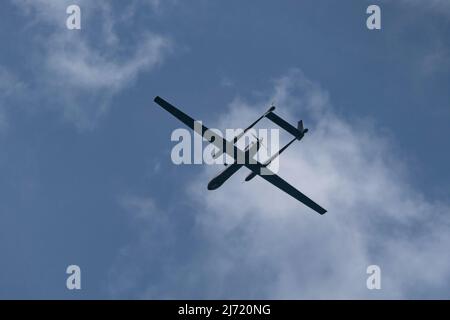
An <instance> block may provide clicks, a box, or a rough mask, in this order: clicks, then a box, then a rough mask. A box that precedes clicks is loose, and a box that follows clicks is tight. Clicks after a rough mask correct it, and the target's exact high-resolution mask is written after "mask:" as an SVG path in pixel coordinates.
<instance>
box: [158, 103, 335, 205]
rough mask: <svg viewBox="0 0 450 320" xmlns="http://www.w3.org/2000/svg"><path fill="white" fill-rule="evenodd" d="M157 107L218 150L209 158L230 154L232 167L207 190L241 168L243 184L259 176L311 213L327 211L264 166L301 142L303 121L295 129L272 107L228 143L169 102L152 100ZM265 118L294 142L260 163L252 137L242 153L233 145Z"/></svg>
mask: <svg viewBox="0 0 450 320" xmlns="http://www.w3.org/2000/svg"><path fill="white" fill-rule="evenodd" d="M154 101H155V102H156V103H157V104H158V105H159V106H161V107H162V108H163V109H164V110H166V111H168V112H169V113H171V114H172V115H173V116H174V117H176V118H177V119H178V120H180V121H181V122H183V123H184V124H185V125H187V126H188V127H189V128H191V129H192V130H194V131H195V132H197V133H198V134H200V135H201V136H202V137H203V138H204V139H206V140H207V141H208V142H210V143H211V144H213V145H214V146H215V147H216V148H217V149H218V151H215V152H214V151H213V153H212V156H213V158H217V157H219V156H220V155H221V154H223V153H224V152H225V153H227V154H228V155H230V156H231V157H232V158H233V159H234V162H233V163H232V164H228V165H227V164H226V165H225V169H224V170H223V171H221V172H220V173H219V174H218V175H217V176H215V177H214V178H213V179H211V181H210V182H209V183H208V190H215V189H217V188H219V187H220V186H221V185H222V184H223V183H224V182H225V181H227V180H228V179H229V178H230V177H231V176H232V175H233V174H234V173H236V172H237V171H238V170H239V169H240V168H242V167H243V166H245V167H247V168H248V169H250V171H251V173H250V174H249V175H248V176H247V177H246V178H245V181H250V180H251V179H253V178H254V177H256V176H260V177H261V178H263V179H264V180H266V181H268V182H270V183H271V184H273V185H274V186H276V187H277V188H279V189H281V190H283V191H284V192H286V193H287V194H289V195H290V196H292V197H293V198H295V199H297V200H298V201H300V202H301V203H303V204H304V205H306V206H308V207H309V208H311V209H312V210H314V211H316V212H318V213H319V214H324V213H326V212H327V210H325V209H324V208H322V207H321V206H320V205H318V204H317V203H315V202H314V201H313V200H311V199H310V198H308V197H307V196H306V195H304V194H303V193H301V192H300V191H298V190H297V189H296V188H294V187H293V186H291V185H290V184H289V183H287V182H286V181H285V180H283V179H282V178H280V177H279V176H277V175H276V174H275V173H274V172H272V171H270V169H268V168H267V166H268V165H269V164H270V163H271V162H272V161H273V160H274V159H275V158H277V157H278V156H279V155H280V154H281V153H282V152H283V151H284V150H286V149H287V148H288V147H289V146H290V145H291V144H292V143H293V142H294V141H295V140H301V139H302V138H303V137H304V135H305V133H306V132H308V129H305V128H303V121H301V120H300V121H299V122H298V125H297V128H295V127H294V126H292V125H291V124H289V123H288V122H286V121H285V120H284V119H282V118H280V117H279V116H278V115H276V114H275V113H274V112H273V111H274V110H275V107H274V106H272V107H270V109H269V110H267V111H266V112H265V113H264V114H263V115H262V116H261V117H259V118H258V119H257V120H256V121H255V122H253V123H252V124H251V125H250V126H249V127H248V128H246V129H245V130H244V131H243V132H242V133H240V134H239V135H237V136H236V137H234V139H233V140H232V141H228V140H227V139H225V138H223V137H221V136H220V135H218V134H216V133H214V132H213V131H211V130H209V129H208V128H207V127H205V126H204V125H203V124H201V123H200V122H198V121H196V120H194V119H193V118H191V117H190V116H188V115H187V114H185V113H184V112H182V111H181V110H179V109H178V108H176V107H175V106H173V105H171V104H170V103H169V102H167V101H165V100H164V99H162V98H160V97H156V98H155V100H154ZM263 118H267V119H269V120H271V121H272V122H274V123H275V124H277V125H278V126H280V127H281V128H283V129H284V130H286V131H287V132H289V133H290V134H291V135H293V136H294V139H292V140H291V141H290V142H289V143H288V144H287V145H285V146H284V147H283V148H281V149H280V150H279V151H278V152H277V153H275V154H274V155H273V156H271V157H270V158H269V159H268V160H267V161H265V162H264V163H260V162H258V161H256V160H255V159H253V156H254V155H255V154H256V153H257V152H258V150H259V148H260V146H261V144H262V142H261V141H260V140H259V139H258V138H256V142H254V143H252V144H249V145H248V146H247V147H246V148H245V150H241V149H239V148H238V147H237V146H236V142H237V141H238V140H239V139H240V138H241V137H243V136H244V135H245V133H247V132H248V130H250V129H251V128H252V127H254V126H255V125H256V124H257V123H258V122H259V121H260V120H261V119H263ZM261 169H263V170H264V174H263V172H262V171H261Z"/></svg>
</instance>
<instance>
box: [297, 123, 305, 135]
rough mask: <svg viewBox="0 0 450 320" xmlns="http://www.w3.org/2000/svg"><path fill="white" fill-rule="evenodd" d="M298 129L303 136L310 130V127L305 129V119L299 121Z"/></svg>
mask: <svg viewBox="0 0 450 320" xmlns="http://www.w3.org/2000/svg"><path fill="white" fill-rule="evenodd" d="M297 130H298V132H300V136H301V137H303V135H304V134H305V133H307V132H308V129H305V128H304V127H303V120H300V121H299V122H298V124H297Z"/></svg>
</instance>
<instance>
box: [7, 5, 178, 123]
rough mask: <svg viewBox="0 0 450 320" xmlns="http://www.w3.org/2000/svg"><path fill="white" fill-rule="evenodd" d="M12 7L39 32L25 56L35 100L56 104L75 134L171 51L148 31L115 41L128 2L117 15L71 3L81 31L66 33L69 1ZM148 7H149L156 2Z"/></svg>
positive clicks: (109, 9)
mask: <svg viewBox="0 0 450 320" xmlns="http://www.w3.org/2000/svg"><path fill="white" fill-rule="evenodd" d="M13 2H14V3H15V4H16V5H17V6H18V7H19V8H20V9H22V12H23V13H24V14H25V15H26V16H27V17H29V18H30V21H31V22H30V25H29V26H28V27H29V28H31V27H32V28H34V29H35V30H36V28H39V29H38V30H39V32H37V35H36V37H35V39H34V41H35V42H36V43H37V46H36V47H37V50H33V52H31V53H30V54H31V55H33V57H32V58H33V60H34V61H35V62H36V65H35V70H33V71H34V74H35V77H36V79H37V80H36V83H37V86H38V88H37V89H36V91H37V92H38V93H37V95H38V96H40V98H43V100H46V101H50V102H51V103H54V104H56V105H58V108H60V109H61V110H62V112H63V115H64V117H65V119H67V120H69V121H71V122H73V123H74V124H75V125H76V126H77V127H78V128H80V129H89V128H92V127H93V126H94V125H95V123H96V120H97V119H98V118H99V117H101V116H102V115H103V114H104V113H105V112H106V111H107V110H108V108H109V106H110V102H111V98H112V97H113V96H114V95H116V94H117V93H118V92H120V91H121V90H123V89H124V88H126V87H128V86H130V84H132V83H133V82H134V81H135V80H136V78H137V77H138V76H139V75H140V74H142V73H145V72H148V71H151V70H152V69H153V68H154V67H156V66H157V65H158V64H160V63H161V62H162V61H163V60H164V57H165V55H166V53H167V52H168V51H169V50H170V47H171V43H170V41H169V39H168V38H167V37H165V36H163V35H159V34H156V33H151V32H150V31H142V32H139V31H138V32H136V31H134V32H133V33H132V36H129V37H127V39H122V38H121V37H120V35H119V34H120V33H119V31H123V30H122V28H125V26H126V23H124V20H128V22H129V23H132V21H133V19H132V18H133V14H132V11H133V10H135V9H132V6H133V7H134V5H135V4H133V3H131V4H130V5H128V4H121V5H120V6H122V7H123V8H122V9H123V10H119V11H120V12H117V11H115V10H114V8H113V7H112V5H111V4H110V2H106V1H102V2H94V1H85V0H80V1H77V4H78V5H79V6H80V8H81V15H82V24H81V28H82V30H80V31H71V30H68V29H67V28H66V26H65V23H66V18H67V15H66V8H67V7H68V6H69V5H71V4H73V1H68V0H64V1H52V0H38V1H29V0H13ZM149 3H150V4H152V5H151V7H152V8H153V7H154V6H155V5H156V3H157V1H156V2H155V1H150V2H149ZM129 7H130V8H129ZM127 9H129V10H127ZM130 10H131V11H130ZM130 12H131V13H130ZM134 30H136V28H134ZM123 42H126V45H123Z"/></svg>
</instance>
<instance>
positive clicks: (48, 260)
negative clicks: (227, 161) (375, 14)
mask: <svg viewBox="0 0 450 320" xmlns="http://www.w3.org/2000/svg"><path fill="white" fill-rule="evenodd" d="M373 3H376V4H378V5H379V6H380V7H381V10H382V29H381V30H379V31H369V30H368V29H367V28H366V23H365V22H366V18H367V14H366V13H365V12H366V8H367V6H368V5H369V4H373ZM69 4H78V5H80V7H81V10H82V30H81V31H69V30H67V29H66V27H65V22H66V17H67V15H66V13H65V10H66V7H67V6H68V5H69ZM449 26H450V5H449V4H448V3H447V2H446V1H444V0H442V1H439V0H436V1H429V2H426V3H425V2H422V1H414V0H403V1H387V0H386V1H375V2H367V1H339V2H337V1H324V0H321V1H276V2H275V1H258V2H257V3H256V2H254V1H226V2H225V1H205V0H204V1H189V3H187V2H182V1H176V0H172V1H170V0H169V1H158V0H142V1H138V0H136V1H129V2H127V3H125V2H123V1H106V0H105V1H96V2H95V3H94V2H92V1H75V0H73V1H65V0H64V1H63V0H61V1H50V0H39V1H29V0H9V1H4V2H3V3H2V10H1V11H0V39H1V40H2V44H3V45H2V49H1V50H0V176H1V179H0V237H1V238H0V252H1V254H2V257H1V260H0V261H1V262H0V271H1V272H0V297H1V298H37V299H42V298H62V299H79V298H87V299H92V298H417V297H420V298H449V287H448V282H449V281H448V280H449V278H450V257H449V255H448V242H449V241H450V221H449V214H450V205H449V198H448V186H449V185H450V176H449V175H447V174H446V172H447V170H446V169H447V167H448V165H447V164H448V163H450V152H449V151H448V149H449V148H447V147H446V145H448V141H447V137H449V136H450V125H449V124H450V106H449V101H450V92H449V90H448V88H449V85H450V77H449V76H450V72H449V69H450V43H449V41H448V39H450V28H449ZM156 95H160V96H162V97H164V98H166V99H167V100H169V101H171V102H173V103H174V104H176V105H177V106H179V107H180V108H182V109H184V110H185V111H186V112H187V113H189V114H191V115H192V116H194V117H196V118H198V119H201V120H203V121H204V122H205V123H206V124H209V125H210V126H216V127H219V128H227V127H233V126H237V127H239V126H244V125H245V124H247V123H250V122H251V121H252V120H253V119H254V118H256V117H257V115H259V114H260V113H261V112H262V111H263V110H265V109H266V108H267V106H268V104H269V103H271V102H272V101H274V102H275V104H276V105H277V107H278V110H279V112H280V114H282V115H284V116H285V117H286V118H287V119H290V121H291V122H295V121H296V120H297V119H300V118H301V119H304V120H305V123H306V126H307V127H308V128H309V129H310V133H309V136H308V137H306V138H305V139H304V140H303V141H302V142H301V143H300V144H294V145H293V147H292V148H291V149H290V150H288V151H287V152H286V153H285V154H283V156H284V157H283V158H282V159H281V160H280V165H281V170H280V175H281V176H282V177H284V178H285V179H286V180H287V181H289V182H292V184H293V185H295V186H296V187H298V188H299V189H300V190H302V191H304V192H305V193H307V194H308V195H311V196H312V197H313V198H314V199H317V201H318V202H319V203H321V204H322V203H323V204H324V206H325V207H326V208H327V209H328V210H329V213H327V214H326V215H325V216H323V217H316V216H314V215H313V214H312V213H311V212H310V211H308V209H307V208H304V207H299V206H298V204H297V203H295V202H293V201H292V200H291V199H290V198H288V197H287V196H285V195H284V194H282V193H279V192H278V191H277V190H273V189H272V188H271V187H270V186H267V185H265V182H264V181H260V180H256V179H255V181H252V182H250V183H246V184H243V183H241V181H242V180H243V178H244V177H245V174H246V173H245V172H240V173H239V174H237V175H236V176H235V177H233V179H231V180H230V181H228V182H227V184H226V185H225V186H224V187H223V189H220V190H217V191H215V192H208V191H207V190H206V185H207V183H208V181H209V179H210V178H211V177H212V176H213V175H214V174H215V172H216V171H219V169H220V168H217V167H204V166H203V167H202V166H175V165H173V164H172V162H171V159H170V151H171V148H172V146H173V145H174V143H173V142H171V141H170V134H171V132H172V130H174V129H176V128H178V127H180V124H179V123H178V122H177V121H176V120H174V119H173V118H172V117H171V116H170V115H169V114H167V113H165V112H164V111H163V110H161V109H159V108H158V107H157V106H156V105H155V104H154V103H153V98H154V96H156ZM242 171H244V170H242ZM430 261H432V262H433V263H430ZM70 264H77V265H79V266H80V267H81V270H82V290H80V291H69V290H67V289H66V287H65V281H66V277H67V275H66V273H65V270H66V267H67V266H68V265H70ZM369 264H377V265H380V267H381V269H382V290H379V291H369V290H367V289H366V287H365V281H366V278H367V275H366V273H365V271H366V267H367V266H368V265H369Z"/></svg>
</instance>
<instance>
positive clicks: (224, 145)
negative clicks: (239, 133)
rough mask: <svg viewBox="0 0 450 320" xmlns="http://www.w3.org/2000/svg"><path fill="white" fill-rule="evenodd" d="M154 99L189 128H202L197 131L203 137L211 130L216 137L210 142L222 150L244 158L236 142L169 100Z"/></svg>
mask: <svg viewBox="0 0 450 320" xmlns="http://www.w3.org/2000/svg"><path fill="white" fill-rule="evenodd" d="M154 101H155V102H156V103H157V104H158V105H159V106H161V107H162V108H163V109H164V110H166V111H167V112H169V113H171V114H172V115H173V116H174V117H175V118H177V119H178V120H180V121H181V122H183V123H184V124H185V125H187V126H188V127H189V128H191V129H192V130H194V131H195V132H197V131H196V130H195V129H196V127H197V128H201V131H202V132H197V133H198V134H200V135H201V136H202V137H205V132H207V131H208V132H210V133H211V134H212V135H213V137H214V139H211V140H209V142H210V143H212V144H213V145H215V146H216V147H217V148H219V149H220V150H224V151H226V152H227V153H228V154H229V155H230V156H231V157H233V158H235V159H236V158H237V157H239V159H244V152H243V151H242V150H241V149H239V148H237V147H236V146H235V145H234V144H232V143H231V142H230V141H228V140H227V139H224V138H222V137H220V136H219V135H217V134H215V133H214V132H212V131H211V130H210V129H209V128H207V127H205V126H204V125H203V124H202V125H201V126H200V122H199V121H196V120H194V119H193V118H191V117H190V116H188V115H187V114H186V113H184V112H183V111H181V110H179V109H178V108H177V107H175V106H173V105H171V104H170V103H169V102H167V101H166V100H164V99H162V98H161V97H156V98H155V100H154ZM196 123H197V124H196Z"/></svg>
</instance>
